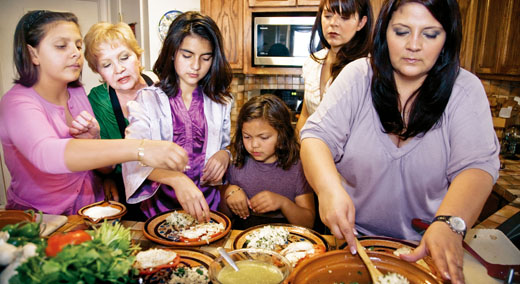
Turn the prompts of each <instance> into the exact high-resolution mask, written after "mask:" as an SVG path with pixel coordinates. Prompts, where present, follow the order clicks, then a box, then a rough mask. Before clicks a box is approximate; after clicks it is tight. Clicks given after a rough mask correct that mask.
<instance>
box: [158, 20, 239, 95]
mask: <svg viewBox="0 0 520 284" xmlns="http://www.w3.org/2000/svg"><path fill="white" fill-rule="evenodd" d="M189 35H196V36H199V37H201V38H204V39H206V40H208V41H209V42H210V43H211V47H212V48H213V54H212V55H213V61H212V63H211V68H210V69H209V71H208V74H206V76H204V78H202V79H201V80H200V81H199V86H201V87H202V90H203V92H204V94H206V95H207V96H208V97H209V98H210V99H211V100H213V101H215V102H217V103H226V102H227V100H226V98H231V97H232V96H231V94H230V92H229V85H230V84H231V80H232V76H233V74H232V73H231V66H230V65H229V63H228V62H227V60H226V56H225V55H224V47H223V45H222V35H221V34H220V30H219V28H218V27H217V24H216V23H215V22H214V21H213V20H212V19H211V18H210V17H208V16H204V15H202V14H200V13H198V12H194V11H190V12H185V13H183V14H181V15H179V16H177V18H175V20H174V21H173V22H172V23H171V25H170V28H169V29H168V34H167V35H166V38H165V39H164V44H163V46H162V49H161V52H160V54H159V57H158V58H157V61H156V62H155V65H154V67H153V71H154V72H155V73H156V74H157V75H158V76H159V79H160V82H159V83H158V84H159V86H160V87H161V89H162V90H163V91H164V92H165V93H166V94H167V95H168V96H176V95H177V93H178V91H179V77H178V75H177V72H176V71H175V63H174V59H175V56H176V54H177V51H178V50H179V48H180V46H181V44H182V41H183V40H184V38H185V37H186V36H189Z"/></svg>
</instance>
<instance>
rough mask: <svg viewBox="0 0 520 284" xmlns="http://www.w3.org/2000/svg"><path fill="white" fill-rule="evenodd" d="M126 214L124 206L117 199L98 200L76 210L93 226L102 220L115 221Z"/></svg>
mask: <svg viewBox="0 0 520 284" xmlns="http://www.w3.org/2000/svg"><path fill="white" fill-rule="evenodd" d="M125 214H126V206H125V205H123V204H121V203H119V202H117V201H113V200H110V201H100V202H96V203H92V204H90V205H87V206H85V207H83V208H81V209H79V210H78V215H80V216H81V217H83V219H84V220H85V223H86V224H87V225H89V226H95V225H96V224H98V223H100V222H101V223H102V222H103V221H104V220H110V221H117V220H120V219H121V217H123V216H124V215H125Z"/></svg>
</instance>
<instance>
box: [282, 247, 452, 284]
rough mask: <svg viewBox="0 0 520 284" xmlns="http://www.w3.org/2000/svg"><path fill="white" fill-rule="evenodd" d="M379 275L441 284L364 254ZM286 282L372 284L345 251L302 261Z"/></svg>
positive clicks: (400, 263)
mask: <svg viewBox="0 0 520 284" xmlns="http://www.w3.org/2000/svg"><path fill="white" fill-rule="evenodd" d="M367 254H368V256H369V257H370V259H371V260H372V262H373V263H374V265H375V266H376V267H377V269H379V270H380V271H381V272H382V273H383V274H387V273H389V272H395V273H398V274H401V275H402V276H404V277H406V278H407V279H408V281H409V282H410V283H412V284H426V283H442V282H441V281H439V279H438V278H437V277H435V276H434V275H433V274H431V273H428V272H427V271H425V270H424V269H421V268H420V267H419V266H417V265H415V264H412V263H408V262H406V261H404V260H401V259H399V258H398V257H396V256H390V255H388V254H386V253H381V252H373V251H367ZM288 283H293V284H296V283H297V284H306V283H359V284H365V283H367V284H368V283H373V282H372V280H371V278H370V274H369V272H368V269H367V268H366V266H365V264H364V263H363V261H362V260H361V258H360V257H359V255H357V254H356V255H352V254H351V253H350V251H347V250H335V251H330V252H326V253H324V254H322V255H318V256H316V257H314V258H311V259H309V260H307V261H304V262H302V263H301V264H300V265H298V266H297V267H296V269H295V270H294V271H293V272H292V274H291V275H290V276H289V278H288Z"/></svg>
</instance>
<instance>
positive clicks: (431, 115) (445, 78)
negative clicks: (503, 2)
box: [371, 0, 462, 140]
mask: <svg viewBox="0 0 520 284" xmlns="http://www.w3.org/2000/svg"><path fill="white" fill-rule="evenodd" d="M411 2H413V3H419V4H421V5H424V6H425V7H426V9H428V11H430V13H431V14H432V15H433V17H434V18H435V19H436V20H437V21H439V23H440V24H441V25H442V27H443V28H444V30H445V32H446V41H445V43H444V47H443V48H442V51H441V53H440V55H439V57H438V58H437V61H436V62H435V64H434V65H433V67H432V69H431V70H430V71H429V72H428V75H427V76H426V79H425V80H424V82H423V84H422V85H421V87H419V88H418V89H417V90H416V91H415V92H414V93H413V94H412V95H411V96H410V98H409V99H408V100H407V102H406V103H405V105H404V106H402V110H401V111H402V113H406V112H408V111H409V117H408V124H407V125H405V123H404V121H403V118H402V116H401V112H400V110H399V104H400V103H399V93H398V92H397V87H396V85H395V80H394V77H393V72H394V70H393V68H392V64H391V63H390V55H389V52H388V43H387V40H386V30H387V28H388V25H389V22H390V19H391V18H392V14H393V13H394V12H395V11H396V10H397V9H398V8H399V7H400V6H402V5H404V4H406V3H411ZM461 38H462V27H461V19H460V12H459V6H458V4H457V1H456V0H390V1H388V2H386V3H385V5H384V6H383V7H382V8H381V12H380V13H379V17H378V20H377V23H376V27H375V29H374V34H373V46H372V52H371V53H372V57H371V64H372V69H373V71H374V75H373V78H372V101H373V104H374V107H375V109H376V111H377V113H378V114H379V119H380V120H381V124H382V125H383V128H384V131H385V132H386V133H392V134H396V135H398V136H399V137H400V138H401V139H403V140H406V139H408V138H410V137H415V136H418V135H422V134H424V133H426V132H427V131H428V130H430V129H431V128H432V127H433V126H434V125H435V124H436V123H437V122H440V118H441V115H442V113H443V112H444V110H445V108H446V105H447V104H448V101H449V99H450V96H451V91H452V89H453V85H454V84H455V80H456V78H457V75H458V73H459V69H460V66H459V54H460V45H461ZM412 100H413V102H412ZM410 102H412V103H410Z"/></svg>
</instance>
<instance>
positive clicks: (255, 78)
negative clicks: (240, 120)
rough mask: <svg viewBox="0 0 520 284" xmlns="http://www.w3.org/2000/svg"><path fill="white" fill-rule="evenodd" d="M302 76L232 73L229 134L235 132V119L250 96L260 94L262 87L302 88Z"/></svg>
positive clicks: (273, 88) (271, 88) (272, 88)
mask: <svg viewBox="0 0 520 284" xmlns="http://www.w3.org/2000/svg"><path fill="white" fill-rule="evenodd" d="M304 88H305V87H304V82H303V78H302V77H301V76H299V75H245V74H233V81H232V82H231V93H232V94H233V97H234V98H235V104H234V105H233V108H232V109H231V136H233V134H234V133H235V129H236V121H237V116H238V112H239V111H240V108H241V107H242V106H243V105H244V103H245V102H247V101H248V100H249V99H250V98H252V97H254V96H258V95H260V90H262V89H270V90H276V89H292V90H303V89H304Z"/></svg>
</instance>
